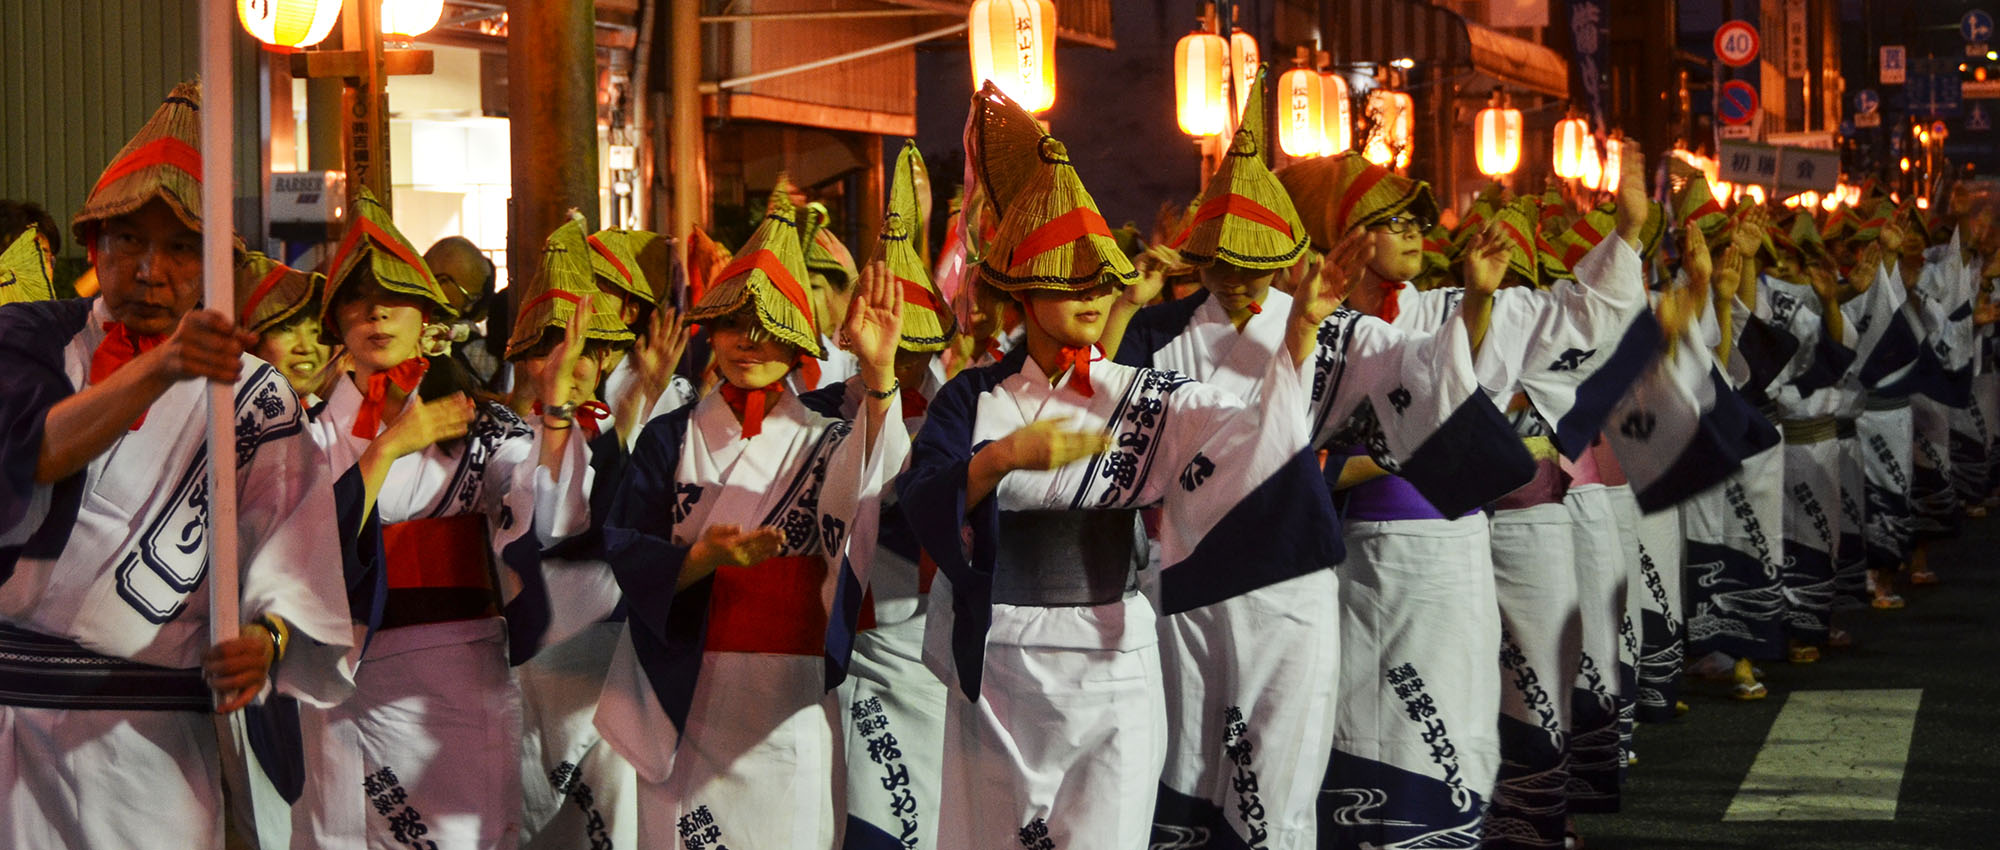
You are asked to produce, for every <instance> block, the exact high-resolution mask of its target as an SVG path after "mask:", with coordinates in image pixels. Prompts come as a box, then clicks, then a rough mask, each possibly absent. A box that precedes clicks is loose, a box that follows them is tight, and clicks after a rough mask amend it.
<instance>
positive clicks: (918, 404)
mask: <svg viewBox="0 0 2000 850" xmlns="http://www.w3.org/2000/svg"><path fill="white" fill-rule="evenodd" d="M930 406H931V401H930V399H927V398H924V391H923V390H920V389H918V388H916V387H904V388H903V418H904V419H915V418H916V417H919V416H922V415H924V411H925V410H928V409H930Z"/></svg>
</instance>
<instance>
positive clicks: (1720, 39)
mask: <svg viewBox="0 0 2000 850" xmlns="http://www.w3.org/2000/svg"><path fill="white" fill-rule="evenodd" d="M1715 58H1716V59H1718V60H1720V61H1721V62H1722V64H1724V65H1728V66H1729V67H1731V68H1741V67H1743V66H1745V65H1748V64H1750V63H1751V62H1753V61H1756V59H1757V28H1756V27H1753V26H1751V25H1750V22H1749V21H1730V22H1728V23H1726V24H1723V25H1722V26H1721V27H1718V28H1717V29H1716V30H1715Z"/></svg>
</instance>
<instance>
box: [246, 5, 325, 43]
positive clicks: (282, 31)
mask: <svg viewBox="0 0 2000 850" xmlns="http://www.w3.org/2000/svg"><path fill="white" fill-rule="evenodd" d="M339 17H340V0H236V19H237V20H238V21H240V22H242V24H243V29H244V30H246V31H248V32H249V33H250V35H251V36H252V37H254V38H256V39H257V40H258V41H261V42H263V43H265V44H269V45H274V46H277V47H311V46H312V45H315V44H318V43H320V42H321V41H324V40H325V39H326V34H327V32H328V31H330V30H332V29H333V22H334V20H335V19H336V18H339Z"/></svg>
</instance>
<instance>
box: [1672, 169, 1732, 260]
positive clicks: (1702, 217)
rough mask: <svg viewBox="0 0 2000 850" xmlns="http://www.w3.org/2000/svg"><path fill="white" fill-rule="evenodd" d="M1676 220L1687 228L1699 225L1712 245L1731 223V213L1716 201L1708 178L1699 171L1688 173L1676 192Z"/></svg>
mask: <svg viewBox="0 0 2000 850" xmlns="http://www.w3.org/2000/svg"><path fill="white" fill-rule="evenodd" d="M1673 201H1674V220H1675V221H1676V222H1679V223H1680V226H1681V227H1682V228H1683V229H1685V228H1688V227H1691V226H1692V227H1698V228H1700V229H1701V235H1702V236H1703V237H1704V238H1706V239H1707V240H1708V243H1709V244H1710V245H1714V244H1716V239H1717V237H1718V236H1720V235H1721V233H1722V229H1723V228H1724V227H1725V226H1727V225H1728V224H1729V214H1728V213H1725V212H1723V211H1722V205H1721V204H1719V203H1716V200H1715V193H1714V192H1712V191H1710V190H1709V187H1708V178H1707V177H1705V176H1703V175H1702V174H1700V173H1699V172H1697V173H1694V174H1689V175H1687V180H1686V182H1684V183H1682V184H1681V188H1680V190H1679V191H1676V192H1674V196H1673Z"/></svg>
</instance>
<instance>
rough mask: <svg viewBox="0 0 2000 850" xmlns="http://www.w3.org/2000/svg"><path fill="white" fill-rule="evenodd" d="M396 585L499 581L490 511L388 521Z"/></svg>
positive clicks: (385, 537)
mask: <svg viewBox="0 0 2000 850" xmlns="http://www.w3.org/2000/svg"><path fill="white" fill-rule="evenodd" d="M382 551H383V553H384V554H385V555H386V556H387V557H388V571H387V572H388V575H389V589H390V590H409V589H414V588H445V587H475V588H482V589H483V588H490V587H492V586H493V580H492V576H491V573H490V572H488V570H487V562H486V516H485V515H484V514H459V515H457V516H448V517H441V518H438V519H413V520H409V521H407V522H397V523H390V524H388V525H385V526H382Z"/></svg>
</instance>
